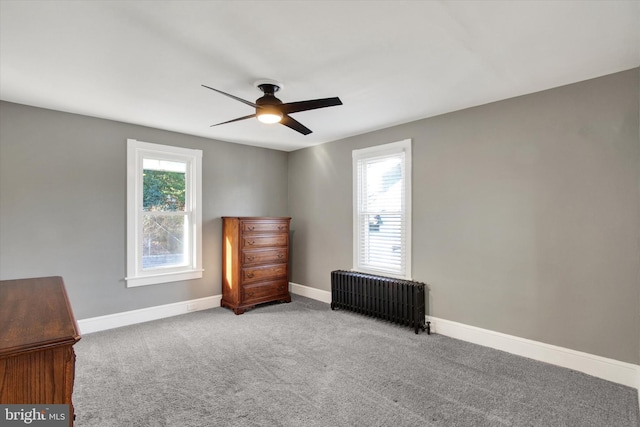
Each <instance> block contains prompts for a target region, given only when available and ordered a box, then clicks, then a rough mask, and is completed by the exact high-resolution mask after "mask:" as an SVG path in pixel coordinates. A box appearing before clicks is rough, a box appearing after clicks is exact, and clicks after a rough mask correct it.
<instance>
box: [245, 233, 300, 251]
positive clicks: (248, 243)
mask: <svg viewBox="0 0 640 427" xmlns="http://www.w3.org/2000/svg"><path fill="white" fill-rule="evenodd" d="M288 243H289V235H288V234H265V235H257V236H251V235H249V236H242V247H243V248H266V247H271V246H287V244H288Z"/></svg>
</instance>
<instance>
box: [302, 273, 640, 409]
mask: <svg viewBox="0 0 640 427" xmlns="http://www.w3.org/2000/svg"><path fill="white" fill-rule="evenodd" d="M290 285H291V292H292V293H294V294H298V295H302V296H305V297H308V298H313V299H315V300H318V301H322V302H325V303H331V292H328V291H322V290H320V289H315V288H310V287H308V286H304V285H300V284H297V283H290ZM427 320H428V321H430V322H431V330H432V331H433V332H436V333H438V334H441V335H446V336H448V337H451V338H456V339H459V340H463V341H467V342H471V343H474V344H479V345H482V346H485V347H490V348H495V349H497V350H502V351H506V352H508V353H512V354H516V355H518V356H523V357H528V358H529V359H534V360H538V361H540V362H545V363H550V364H552V365H557V366H561V367H563V368H568V369H573V370H575V371H580V372H584V373H585V374H588V375H592V376H594V377H597V378H602V379H604V380H607V381H611V382H615V383H618V384H623V385H626V386H629V387H634V388H636V389H638V398H639V401H640V366H639V365H634V364H632V363H626V362H621V361H619V360H615V359H608V358H606V357H601V356H596V355H594V354H590V353H584V352H581V351H576V350H571V349H568V348H564V347H559V346H555V345H551V344H545V343H542V342H539V341H533V340H529V339H526V338H520V337H516V336H513V335H507V334H503V333H500V332H495V331H491V330H489V329H482V328H478V327H475V326H470V325H465V324H463V323H458V322H453V321H450V320H446V319H440V318H437V317H432V316H427Z"/></svg>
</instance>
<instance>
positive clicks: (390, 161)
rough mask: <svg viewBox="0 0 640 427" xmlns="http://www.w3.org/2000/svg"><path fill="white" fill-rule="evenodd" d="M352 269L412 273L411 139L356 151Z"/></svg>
mask: <svg viewBox="0 0 640 427" xmlns="http://www.w3.org/2000/svg"><path fill="white" fill-rule="evenodd" d="M353 195H354V196H353V198H354V201H353V202H354V208H353V212H354V214H353V230H354V236H353V269H354V270H357V271H363V272H371V273H377V274H383V275H388V276H393V277H399V278H404V279H410V278H411V140H410V139H407V140H404V141H400V142H394V143H391V144H385V145H380V146H375V147H370V148H365V149H362V150H354V151H353Z"/></svg>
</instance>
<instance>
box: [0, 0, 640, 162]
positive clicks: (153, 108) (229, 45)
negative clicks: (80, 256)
mask: <svg viewBox="0 0 640 427" xmlns="http://www.w3.org/2000/svg"><path fill="white" fill-rule="evenodd" d="M638 66H640V1H637V0H636V1H526V2H525V1H455V2H452V1H234V2H232V1H161V2H151V1H127V2H125V1H84V2H81V1H57V0H56V1H50V0H45V1H7V0H0V99H2V100H5V101H10V102H17V103H21V104H27V105H34V106H38V107H44V108H51V109H55V110H61V111H68V112H72V113H78V114H85V115H89V116H95V117H101V118H107V119H113V120H118V121H123V122H129V123H135V124H140V125H145V126H152V127H155V128H160V129H167V130H171V131H176V132H182V133H186V134H192V135H198V136H203V137H208V138H214V139H219V140H224V141H230V142H237V143H242V144H250V145H256V146H262V147H270V148H275V149H279V150H285V151H291V150H295V149H299V148H303V147H308V146H311V145H315V144H320V143H323V142H328V141H334V140H337V139H341V138H344V137H348V136H352V135H357V134H362V133H365V132H369V131H372V130H376V129H381V128H385V127H389V126H393V125H397V124H401V123H406V122H410V121H413V120H417V119H421V118H425V117H430V116H434V115H438V114H442V113H446V112H450V111H454V110H459V109H462V108H467V107H471V106H475V105H481V104H485V103H488V102H492V101H497V100H501V99H506V98H510V97H513V96H518V95H523V94H527V93H532V92H536V91H540V90H544V89H548V88H552V87H557V86H561V85H565V84H569V83H573V82H577V81H582V80H586V79H590V78H594V77H598V76H602V75H606V74H610V73H614V72H618V71H622V70H627V69H630V68H633V67H638ZM258 79H274V80H278V81H280V82H282V83H283V84H284V88H283V90H281V91H280V92H278V97H279V98H280V99H281V100H282V101H283V102H292V101H301V100H306V99H316V98H325V97H333V96H339V97H340V98H341V99H342V101H343V103H344V105H342V106H337V107H330V108H325V109H319V110H314V111H306V112H301V113H296V114H293V115H292V117H294V118H295V119H296V120H298V121H300V122H301V123H303V124H304V125H306V126H307V127H309V128H310V129H312V130H313V133H312V134H310V135H307V136H303V135H301V134H298V133H297V132H294V131H292V130H291V129H289V128H287V127H285V126H281V125H264V124H261V123H259V122H258V121H257V120H255V119H249V120H244V121H241V122H235V123H231V124H226V125H223V126H218V127H210V125H211V124H214V123H219V122H223V121H226V120H230V119H234V118H236V117H241V116H245V115H248V114H252V113H253V112H254V111H253V109H252V108H251V107H249V106H247V105H245V104H242V103H240V102H237V101H235V100H233V99H231V98H228V97H225V96H223V95H220V94H218V93H216V92H213V91H211V90H208V89H205V88H203V87H202V86H201V85H202V84H205V85H208V86H212V87H215V88H217V89H220V90H223V91H225V92H228V93H231V94H234V95H236V96H238V97H241V98H244V99H247V100H249V101H254V100H255V99H256V98H258V97H259V96H261V93H260V92H259V91H258V89H256V88H255V87H254V85H253V84H254V82H255V81H256V80H258ZM34 126H37V123H34Z"/></svg>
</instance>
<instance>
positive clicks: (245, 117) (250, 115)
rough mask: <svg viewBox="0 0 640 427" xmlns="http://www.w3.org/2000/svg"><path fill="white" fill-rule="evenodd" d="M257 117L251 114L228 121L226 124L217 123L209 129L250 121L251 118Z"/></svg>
mask: <svg viewBox="0 0 640 427" xmlns="http://www.w3.org/2000/svg"><path fill="white" fill-rule="evenodd" d="M255 116H256V115H255V114H249V115H248V116H244V117H238V118H237V119H233V120H228V121H226V122H222V123H216V124H215V125H211V126H209V127H214V126H220V125H226V124H227V123H233V122H239V121H240V120H246V119H250V118H251V117H255Z"/></svg>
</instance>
